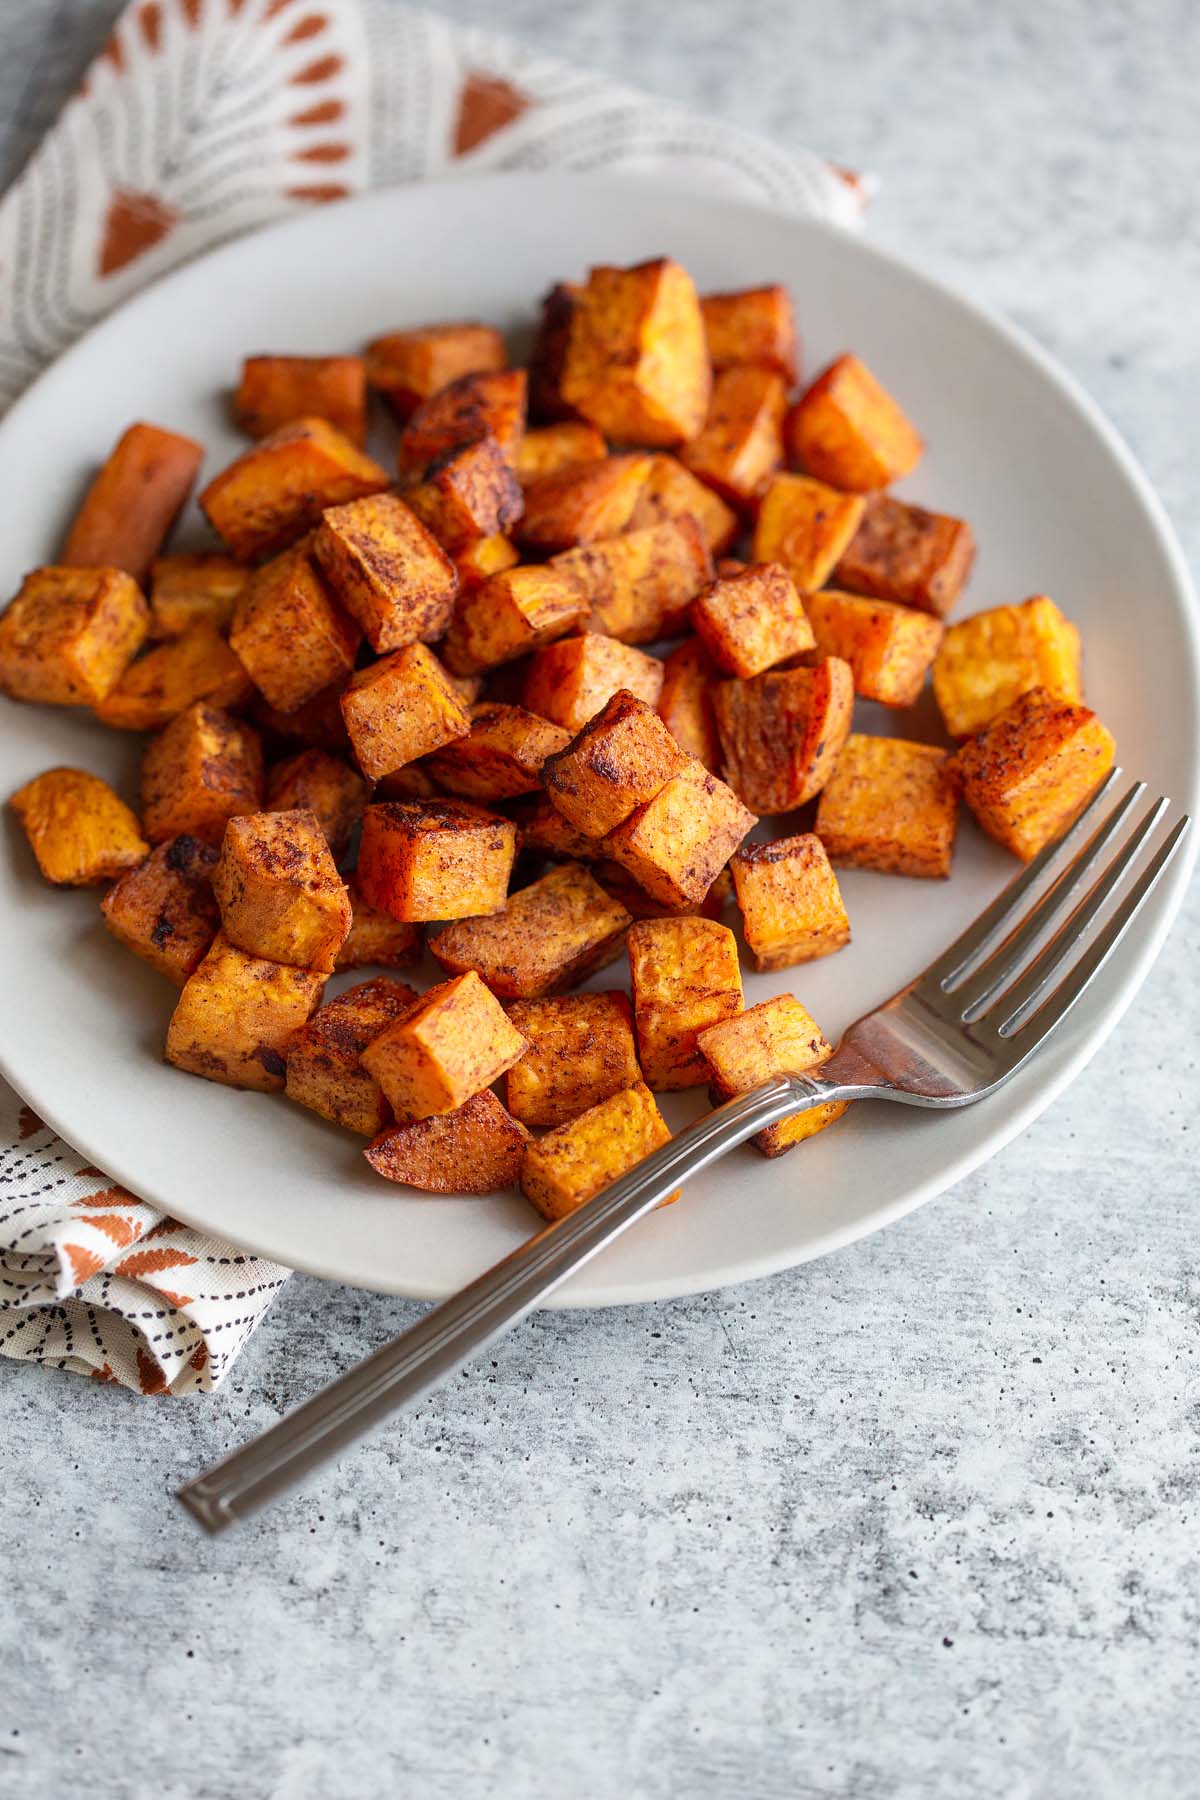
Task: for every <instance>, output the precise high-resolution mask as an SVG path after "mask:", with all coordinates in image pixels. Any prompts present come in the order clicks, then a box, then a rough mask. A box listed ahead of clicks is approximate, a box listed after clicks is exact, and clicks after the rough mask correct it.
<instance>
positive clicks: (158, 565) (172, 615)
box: [150, 550, 250, 638]
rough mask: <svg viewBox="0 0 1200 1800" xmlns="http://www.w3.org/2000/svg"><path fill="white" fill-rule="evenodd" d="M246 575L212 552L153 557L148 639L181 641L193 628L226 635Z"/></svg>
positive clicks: (192, 552) (237, 565)
mask: <svg viewBox="0 0 1200 1800" xmlns="http://www.w3.org/2000/svg"><path fill="white" fill-rule="evenodd" d="M249 574H250V571H249V569H247V568H244V567H243V566H242V564H241V563H236V562H234V560H233V558H232V557H231V556H222V555H221V554H220V553H219V552H218V551H215V550H195V551H186V552H183V553H182V554H180V555H178V556H156V557H155V559H154V561H153V562H152V563H151V565H150V636H151V637H152V638H177V637H182V636H183V634H184V632H185V631H187V630H188V629H189V627H190V626H192V625H211V626H212V627H213V628H214V629H215V630H217V631H225V630H226V629H227V628H228V626H229V625H230V624H231V622H232V620H233V609H234V607H235V606H236V605H237V597H238V595H239V594H240V593H241V591H242V589H243V588H244V587H245V585H246V580H247V578H248V576H249Z"/></svg>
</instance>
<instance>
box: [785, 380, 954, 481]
mask: <svg viewBox="0 0 1200 1800" xmlns="http://www.w3.org/2000/svg"><path fill="white" fill-rule="evenodd" d="M784 439H785V442H786V444H787V450H788V455H789V456H790V457H791V459H792V461H793V462H795V463H797V464H798V465H799V467H800V468H802V469H803V470H805V471H806V473H807V474H809V475H815V476H816V478H817V480H818V481H827V482H828V483H829V485H830V487H835V488H844V489H846V490H847V491H848V492H850V493H853V494H865V493H869V492H870V491H871V490H872V489H873V488H883V487H887V486H888V484H889V482H893V481H899V480H900V478H901V476H904V475H908V474H911V472H912V471H913V469H915V468H916V466H917V463H918V462H919V461H920V459H921V452H922V450H923V449H924V445H923V443H922V442H921V439H920V436H919V435H918V433H917V432H916V431H915V430H914V429H913V427H912V425H911V424H910V423H909V421H908V419H907V418H906V417H905V416H904V413H903V412H902V411H901V410H900V408H899V406H898V405H897V404H896V402H895V401H894V400H893V399H892V396H891V395H890V394H889V393H888V392H887V390H886V388H884V387H882V386H881V385H880V383H879V382H878V381H876V379H875V377H874V376H873V375H872V373H871V371H870V370H869V369H868V368H867V366H866V364H865V363H862V362H860V361H859V360H858V358H857V356H839V357H838V358H837V360H836V361H835V362H832V363H830V365H829V367H828V368H827V369H826V370H824V372H823V373H822V374H820V375H818V377H817V379H816V380H815V381H814V382H813V384H812V386H811V387H810V388H809V389H808V391H807V393H805V394H802V395H801V397H800V399H799V400H797V402H796V404H795V405H794V406H793V407H792V409H791V411H790V412H789V413H788V416H787V419H786V421H785V423H784Z"/></svg>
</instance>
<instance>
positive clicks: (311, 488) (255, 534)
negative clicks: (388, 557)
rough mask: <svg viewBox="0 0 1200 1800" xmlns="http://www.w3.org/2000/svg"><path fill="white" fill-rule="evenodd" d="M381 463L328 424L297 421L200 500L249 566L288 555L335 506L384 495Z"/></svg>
mask: <svg viewBox="0 0 1200 1800" xmlns="http://www.w3.org/2000/svg"><path fill="white" fill-rule="evenodd" d="M387 486H388V478H387V475H386V473H385V471H384V470H383V469H381V468H380V466H379V464H378V463H377V462H375V461H374V460H373V459H372V458H371V457H369V456H367V455H366V454H365V452H364V451H362V450H360V449H359V448H358V446H357V444H354V443H352V442H351V440H350V439H349V438H348V437H347V436H346V435H345V433H344V432H341V431H339V430H338V429H337V427H336V426H334V425H330V424H329V422H328V421H327V420H326V419H318V418H305V419H293V420H292V422H291V423H290V424H289V425H281V426H280V427H279V429H278V430H277V431H272V432H271V433H270V435H269V436H268V437H265V438H261V439H260V440H259V442H258V443H256V444H254V445H252V446H251V448H250V449H249V450H244V451H243V452H242V454H241V456H239V457H238V458H237V459H236V461H234V462H231V463H230V464H229V467H228V468H226V469H222V470H221V473H220V474H219V475H215V476H214V477H213V479H212V480H211V481H210V482H209V484H208V486H207V487H206V488H205V490H204V492H203V493H202V494H201V496H200V505H201V507H202V508H203V510H204V512H205V514H206V516H207V518H208V522H209V524H210V525H211V526H212V528H213V530H214V531H215V532H216V534H217V536H218V537H219V538H221V539H223V541H224V542H225V543H226V544H227V545H228V546H229V549H230V550H231V551H232V553H233V555H234V556H236V557H239V558H240V559H241V561H243V562H253V561H254V560H255V559H256V558H257V557H260V556H270V555H271V554H272V552H273V551H276V550H285V549H286V548H287V546H288V545H289V544H292V543H294V542H295V541H296V539H297V538H298V537H303V536H304V533H305V532H306V531H309V530H311V528H312V527H313V526H314V525H315V524H316V523H317V520H318V519H319V518H320V516H321V514H322V513H323V512H324V510H325V508H326V507H327V506H342V505H344V504H345V503H346V502H347V501H350V500H356V499H359V498H361V497H362V496H364V495H367V494H379V493H382V492H383V490H384V488H386V487H387Z"/></svg>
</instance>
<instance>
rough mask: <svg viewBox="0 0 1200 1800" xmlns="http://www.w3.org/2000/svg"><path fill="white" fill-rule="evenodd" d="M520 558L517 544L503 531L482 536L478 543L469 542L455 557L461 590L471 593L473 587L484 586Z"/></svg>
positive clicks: (513, 565) (512, 566)
mask: <svg viewBox="0 0 1200 1800" xmlns="http://www.w3.org/2000/svg"><path fill="white" fill-rule="evenodd" d="M520 560H521V555H520V552H519V551H518V549H517V546H516V545H515V544H514V543H513V541H512V539H511V538H506V537H505V536H504V534H503V532H499V531H498V532H495V533H493V535H492V536H491V537H485V538H480V539H478V541H477V542H476V543H474V544H468V545H467V547H466V548H465V549H464V550H460V551H459V552H458V555H457V556H456V557H455V558H454V567H455V569H456V571H457V573H458V585H459V590H460V592H462V593H464V594H469V593H470V592H471V589H472V588H477V587H482V585H483V583H484V582H485V581H489V580H490V579H491V577H492V576H493V575H500V574H503V572H504V570H505V569H511V568H514V567H515V565H516V564H517V563H519V562H520Z"/></svg>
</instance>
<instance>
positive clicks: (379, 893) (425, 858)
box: [358, 800, 517, 920]
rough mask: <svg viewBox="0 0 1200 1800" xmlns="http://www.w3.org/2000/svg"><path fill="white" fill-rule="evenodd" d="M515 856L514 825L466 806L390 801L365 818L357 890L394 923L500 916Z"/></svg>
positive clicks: (449, 802) (463, 803) (459, 802)
mask: <svg viewBox="0 0 1200 1800" xmlns="http://www.w3.org/2000/svg"><path fill="white" fill-rule="evenodd" d="M516 853H517V828H516V826H515V825H514V824H513V823H512V820H511V819H502V818H500V817H499V816H498V815H497V814H496V813H489V812H484V810H483V808H482V807H479V806H469V805H468V804H467V803H466V801H463V800H389V801H384V802H382V803H380V804H377V805H375V806H368V808H367V810H366V812H365V813H364V814H363V828H362V841H361V843H360V845H359V851H358V886H359V888H360V890H361V892H362V896H363V898H364V900H366V902H367V903H368V905H370V906H375V907H378V908H379V910H380V912H385V913H387V914H388V915H389V917H391V918H393V919H411V920H425V919H474V918H475V917H476V916H477V915H479V914H481V913H494V912H499V911H500V909H501V907H502V906H503V905H504V902H505V899H506V897H507V894H508V878H509V876H510V875H511V873H512V866H513V859H514V857H515V856H516Z"/></svg>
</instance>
